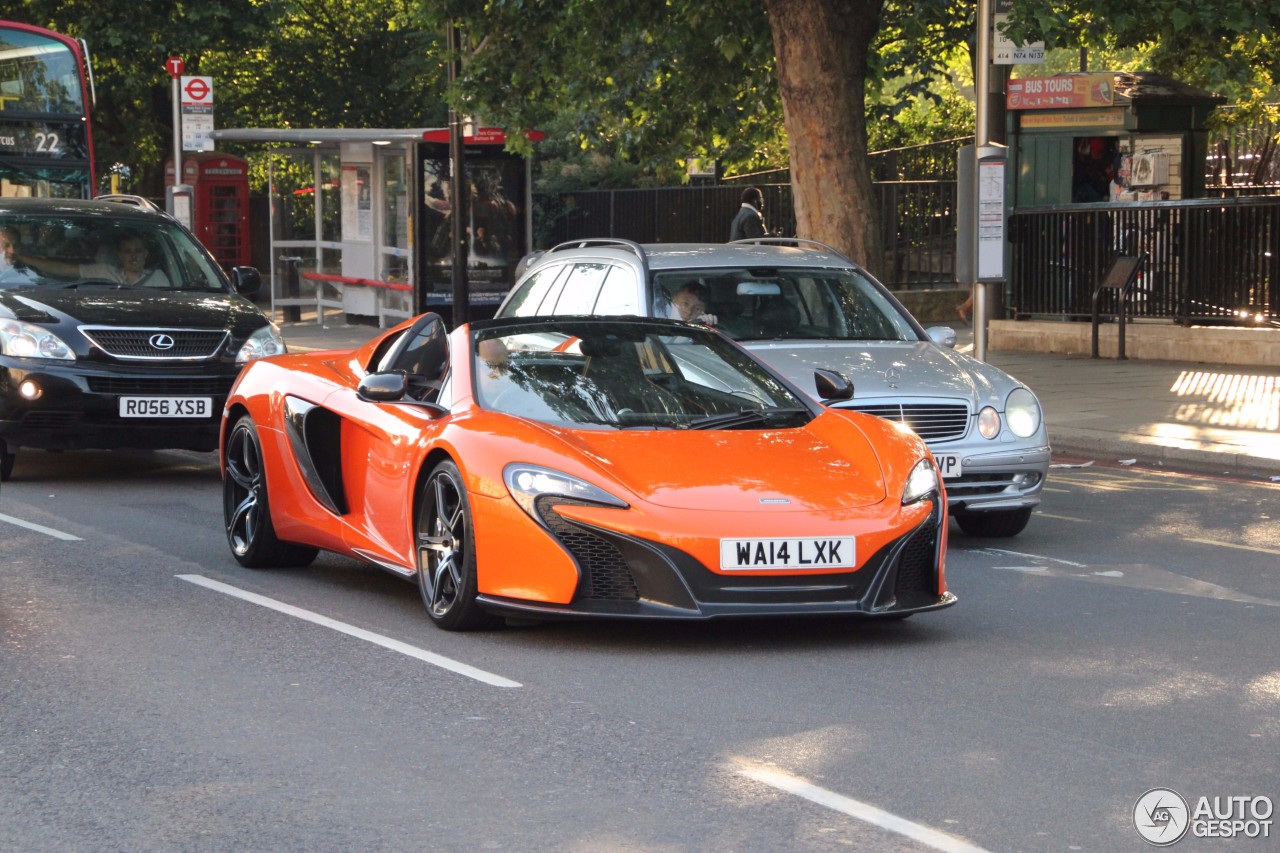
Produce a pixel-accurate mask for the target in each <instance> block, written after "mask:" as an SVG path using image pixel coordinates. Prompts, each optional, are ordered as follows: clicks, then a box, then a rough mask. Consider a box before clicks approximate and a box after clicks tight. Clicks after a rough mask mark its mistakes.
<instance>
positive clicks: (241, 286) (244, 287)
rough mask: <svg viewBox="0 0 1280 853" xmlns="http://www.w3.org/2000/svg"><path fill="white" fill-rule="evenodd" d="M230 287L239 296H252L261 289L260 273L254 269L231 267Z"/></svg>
mask: <svg viewBox="0 0 1280 853" xmlns="http://www.w3.org/2000/svg"><path fill="white" fill-rule="evenodd" d="M231 286H232V287H233V288H235V291H236V293H239V294H240V295H241V296H252V295H253V294H255V293H257V292H258V289H259V288H261V287H262V273H260V272H258V270H257V269H256V268H255V267H232V268H231Z"/></svg>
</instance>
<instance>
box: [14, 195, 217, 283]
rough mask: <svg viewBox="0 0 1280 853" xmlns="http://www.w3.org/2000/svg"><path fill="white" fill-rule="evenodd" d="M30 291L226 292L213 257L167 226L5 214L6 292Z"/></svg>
mask: <svg viewBox="0 0 1280 853" xmlns="http://www.w3.org/2000/svg"><path fill="white" fill-rule="evenodd" d="M32 287H74V288H88V287H110V288H135V287H136V288H149V289H161V290H186V291H204V292H208V291H221V292H225V291H226V290H227V285H226V284H225V283H224V279H223V278H222V275H221V273H220V271H219V270H218V268H217V266H216V265H215V263H214V261H213V259H212V258H211V257H210V256H209V255H208V253H206V252H205V251H204V249H203V248H202V247H201V246H200V245H199V244H198V243H196V242H195V240H193V239H192V238H191V236H190V235H188V234H187V233H186V232H185V231H183V230H182V229H181V228H180V227H179V226H178V225H177V224H176V223H173V222H170V221H167V220H162V219H155V220H148V219H134V218H126V217H120V218H115V217H110V216H103V215H96V216H69V215H63V214H39V215H37V214H5V215H0V289H2V290H17V289H23V288H32Z"/></svg>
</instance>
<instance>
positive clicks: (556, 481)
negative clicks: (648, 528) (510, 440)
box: [502, 462, 627, 522]
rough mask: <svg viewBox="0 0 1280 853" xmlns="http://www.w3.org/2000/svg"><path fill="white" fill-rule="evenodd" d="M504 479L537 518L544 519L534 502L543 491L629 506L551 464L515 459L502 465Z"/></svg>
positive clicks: (524, 506)
mask: <svg viewBox="0 0 1280 853" xmlns="http://www.w3.org/2000/svg"><path fill="white" fill-rule="evenodd" d="M502 479H503V480H504V481H505V482H506V484H507V491H509V492H511V497H513V498H515V499H516V503H518V504H520V507H521V509H523V510H524V511H525V512H527V513H529V515H530V517H532V518H533V519H534V520H535V521H538V522H541V519H540V518H538V512H537V510H536V509H535V508H534V505H533V502H534V501H536V500H537V499H538V498H540V497H542V496H543V495H557V496H560V497H565V498H570V499H571V500H576V501H586V502H587V503H594V504H601V505H602V506H614V507H618V508H619V509H626V507H627V504H626V502H625V501H622V500H619V499H618V498H615V497H614V496H613V495H611V494H609V493H608V492H606V491H605V490H604V489H601V488H599V487H597V486H593V485H591V484H590V483H588V482H587V481H586V480H580V479H578V478H577V477H571V476H569V475H568V474H563V473H561V472H559V471H555V470H553V469H551V468H543V467H541V466H538V465H525V464H523V463H520V462H513V463H511V464H510V465H508V466H507V467H506V468H503V469H502Z"/></svg>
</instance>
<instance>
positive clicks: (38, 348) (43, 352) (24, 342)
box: [0, 320, 76, 361]
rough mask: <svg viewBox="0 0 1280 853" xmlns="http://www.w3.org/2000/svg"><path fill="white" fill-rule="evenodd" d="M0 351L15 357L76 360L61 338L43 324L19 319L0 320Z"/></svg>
mask: <svg viewBox="0 0 1280 853" xmlns="http://www.w3.org/2000/svg"><path fill="white" fill-rule="evenodd" d="M0 353H3V354H4V355H11V356H14V357H16V358H55V359H59V360H61V361H75V360H76V354H75V353H74V352H72V351H71V347H69V346H67V344H66V342H65V341H64V340H62V338H60V337H58V336H57V335H55V334H53V333H52V332H50V331H49V330H48V329H46V328H44V327H43V326H36V325H33V324H31V323H23V322H22V321H20V320H0Z"/></svg>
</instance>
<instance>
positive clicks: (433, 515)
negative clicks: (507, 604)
mask: <svg viewBox="0 0 1280 853" xmlns="http://www.w3.org/2000/svg"><path fill="white" fill-rule="evenodd" d="M417 531H418V592H420V593H421V594H422V603H423V604H424V605H425V606H426V608H427V615H428V616H430V617H431V621H433V622H435V623H436V625H438V626H439V627H441V628H443V629H445V630H446V631H470V630H474V629H477V628H490V627H496V626H497V625H499V624H500V620H499V619H498V618H497V617H496V616H494V615H492V614H490V613H487V612H485V611H484V610H483V609H482V608H481V607H480V605H478V604H477V603H476V590H477V587H476V553H475V533H474V531H473V530H472V527H471V508H470V506H469V504H468V502H467V491H466V488H465V487H464V486H463V484H462V474H461V472H460V471H458V466H457V465H455V464H453V463H452V462H450V461H448V460H446V461H444V462H441V463H440V464H439V465H437V466H436V467H435V468H434V469H432V471H431V475H430V476H429V477H428V478H427V482H426V484H425V485H424V486H423V487H422V495H421V499H420V500H419V501H418V527H417Z"/></svg>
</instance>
